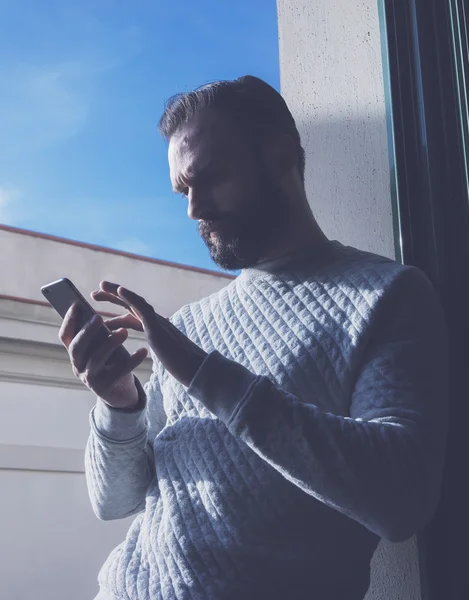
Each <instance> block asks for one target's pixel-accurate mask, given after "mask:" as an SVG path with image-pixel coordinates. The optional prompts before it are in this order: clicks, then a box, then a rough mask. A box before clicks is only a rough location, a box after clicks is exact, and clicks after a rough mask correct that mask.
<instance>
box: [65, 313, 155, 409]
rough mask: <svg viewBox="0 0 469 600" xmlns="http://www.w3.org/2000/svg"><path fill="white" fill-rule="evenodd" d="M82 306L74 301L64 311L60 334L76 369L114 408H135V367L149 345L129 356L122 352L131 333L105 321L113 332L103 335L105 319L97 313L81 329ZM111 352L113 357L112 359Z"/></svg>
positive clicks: (94, 391) (88, 386)
mask: <svg viewBox="0 0 469 600" xmlns="http://www.w3.org/2000/svg"><path fill="white" fill-rule="evenodd" d="M78 316H79V307H78V306H77V305H76V304H74V305H73V306H72V307H71V308H70V310H69V311H68V312H67V314H66V315H65V318H64V321H63V323H62V326H61V328H60V331H59V338H60V340H61V342H62V343H63V345H64V346H65V348H66V349H67V351H68V354H69V356H70V362H71V363H72V368H73V372H74V373H75V375H76V376H77V377H78V378H79V379H80V380H81V381H82V382H83V383H84V384H85V385H86V387H87V388H88V389H89V390H91V391H92V392H93V393H94V394H96V395H97V396H99V397H100V398H102V399H103V400H104V401H105V402H106V403H107V404H109V406H112V407H113V408H121V409H132V408H135V407H136V406H137V404H138V390H137V388H136V385H135V380H134V376H133V374H132V371H133V370H134V369H135V368H136V367H138V365H139V364H140V363H142V362H143V360H144V359H145V357H146V356H147V353H148V352H147V349H146V348H140V349H139V350H137V352H135V353H134V354H132V355H131V356H130V357H129V355H128V353H127V352H122V350H123V348H122V344H123V343H124V341H125V340H126V339H127V336H128V333H127V331H126V330H125V329H122V328H121V327H120V326H116V327H114V326H113V324H112V319H110V320H108V321H107V323H106V325H107V326H108V328H109V329H110V330H111V333H110V334H109V335H107V336H106V334H105V333H104V335H103V330H102V328H103V319H102V318H101V317H100V316H99V315H96V316H95V317H93V319H91V321H89V322H88V323H86V324H85V325H84V327H83V328H82V329H80V330H78ZM111 356H112V359H111V360H109V359H110V358H111Z"/></svg>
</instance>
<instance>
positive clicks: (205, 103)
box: [158, 75, 305, 183]
mask: <svg viewBox="0 0 469 600" xmlns="http://www.w3.org/2000/svg"><path fill="white" fill-rule="evenodd" d="M204 108H217V109H219V110H221V111H225V112H227V113H229V114H230V115H231V116H232V117H234V119H235V120H236V121H237V123H238V124H239V125H240V126H242V127H243V128H245V129H246V131H247V132H248V133H249V134H250V135H251V136H254V137H255V138H257V139H266V138H268V137H269V136H271V135H272V134H275V133H278V134H288V135H289V136H290V137H291V138H292V139H293V141H294V142H295V145H296V147H297V153H298V160H297V165H298V170H299V172H300V175H301V178H302V180H303V183H304V172H305V152H304V150H303V147H302V146H301V139H300V134H299V133H298V129H297V127H296V123H295V120H294V118H293V116H292V114H291V112H290V110H289V108H288V106H287V104H286V102H285V100H284V99H283V98H282V96H281V95H280V94H279V93H278V92H277V90H275V89H274V88H273V87H272V86H270V85H269V84H268V83H266V82H265V81H263V80H262V79H259V78H258V77H253V76H252V75H245V76H243V77H239V78H238V79H234V80H221V81H214V82H213V83H209V84H206V85H203V86H201V87H198V88H196V89H195V90H193V91H191V92H183V93H181V94H176V95H175V96H173V97H172V98H170V99H169V100H168V101H167V102H166V105H165V109H164V112H163V115H162V117H161V119H160V122H159V125H158V129H159V131H160V133H161V135H162V136H163V137H164V138H165V139H167V140H169V139H170V138H171V137H172V136H173V135H174V134H175V133H176V132H177V130H178V129H179V128H180V127H181V125H183V124H184V123H187V122H188V121H189V120H190V119H191V118H193V117H194V116H195V115H196V114H197V113H198V112H199V111H200V110H202V109H204Z"/></svg>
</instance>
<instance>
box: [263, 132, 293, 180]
mask: <svg viewBox="0 0 469 600" xmlns="http://www.w3.org/2000/svg"><path fill="white" fill-rule="evenodd" d="M263 150H264V151H263V154H264V161H265V165H266V167H267V169H268V171H269V173H270V174H271V175H272V176H274V177H276V178H278V177H283V176H284V175H286V174H287V173H289V172H290V171H291V170H292V169H294V168H295V167H296V166H297V164H298V152H297V149H296V147H295V142H294V141H293V138H292V137H291V136H289V135H288V134H287V133H282V134H280V135H277V136H275V137H272V138H270V140H268V141H266V143H265V144H264V148H263Z"/></svg>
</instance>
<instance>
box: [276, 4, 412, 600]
mask: <svg viewBox="0 0 469 600" xmlns="http://www.w3.org/2000/svg"><path fill="white" fill-rule="evenodd" d="M277 6H278V25H279V43H280V73H281V88H282V94H283V96H284V97H285V99H286V101H287V103H288V105H289V106H290V108H291V110H292V112H293V116H294V118H295V120H296V122H297V125H298V128H299V131H300V135H301V139H302V142H303V145H304V148H305V150H306V167H307V168H306V177H305V181H306V190H307V193H308V197H309V201H310V204H311V206H312V208H313V211H314V213H315V214H316V216H317V218H318V220H319V223H320V225H321V226H322V227H323V229H324V231H325V232H326V234H327V235H328V236H329V237H330V238H333V239H338V240H340V241H341V242H342V243H345V244H349V245H352V246H355V247H358V248H361V249H363V250H368V251H371V252H376V253H378V254H381V255H384V256H387V257H389V258H394V257H395V239H394V234H393V211H392V202H391V188H390V166H389V164H390V163H389V156H388V139H387V128H386V109H385V98H384V86H383V67H382V61H381V43H380V28H379V17H378V3H377V1H376V0H314V2H312V1H311V0H277ZM420 597H421V594H420V581H419V568H418V555H417V548H416V543H415V539H412V540H410V541H409V542H407V543H404V544H388V543H385V542H382V543H381V544H380V546H379V547H378V550H377V552H376V553H375V556H374V559H373V563H372V583H371V587H370V590H369V592H368V595H367V597H366V600H396V599H397V598H402V599H403V600H404V599H405V600H420Z"/></svg>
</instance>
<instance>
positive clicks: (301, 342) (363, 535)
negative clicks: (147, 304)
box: [86, 242, 447, 600]
mask: <svg viewBox="0 0 469 600" xmlns="http://www.w3.org/2000/svg"><path fill="white" fill-rule="evenodd" d="M172 322H173V323H174V324H175V325H176V327H178V328H179V329H180V330H181V331H183V332H184V333H185V334H186V335H187V336H188V337H189V338H190V339H192V340H193V341H194V342H196V343H197V344H199V345H200V346H201V347H202V348H203V349H204V350H206V351H207V352H208V353H209V355H208V358H207V359H206V360H205V362H204V363H203V365H202V367H201V368H200V370H199V372H198V373H197V375H196V376H195V378H194V380H193V381H192V383H191V385H190V387H189V389H186V388H184V387H183V386H182V385H181V384H180V383H178V382H177V381H176V380H175V379H174V378H173V377H172V376H171V375H170V374H169V373H167V372H165V371H164V369H163V368H162V367H161V365H160V364H159V363H158V362H157V361H156V360H155V364H154V372H153V375H152V377H151V380H150V382H149V383H148V384H147V385H146V386H145V391H146V394H147V406H146V408H145V409H144V410H141V411H137V412H134V413H123V412H120V411H116V410H112V409H110V408H108V407H107V406H106V405H105V404H104V403H103V402H102V401H101V400H98V402H97V405H96V406H95V408H94V409H93V411H92V414H91V419H90V420H91V434H90V438H89V443H88V447H87V454H86V473H87V481H88V487H89V493H90V497H91V502H92V504H93V507H94V510H95V512H96V514H97V515H98V517H99V518H101V519H119V518H123V517H126V516H129V515H132V514H137V513H139V514H138V516H137V517H136V519H135V521H134V523H133V524H132V526H131V527H130V530H129V532H128V535H127V537H126V539H125V541H124V542H123V543H122V544H121V545H120V546H118V547H117V548H116V549H115V550H114V551H113V552H112V553H111V555H110V557H109V559H108V560H107V562H106V564H105V566H104V567H103V569H102V571H101V573H100V577H99V579H100V585H101V589H102V590H103V593H107V594H108V595H109V597H110V598H115V599H116V600H117V599H119V600H172V599H177V600H235V599H236V600H238V599H239V600H240V599H249V598H258V599H260V598H269V599H270V600H277V599H278V600H280V599H282V600H294V599H298V600H300V599H309V600H316V599H317V600H333V599H334V600H335V599H338V598H347V599H348V600H359V599H361V598H363V596H364V594H365V592H366V589H367V587H368V584H369V562H370V558H371V556H372V554H373V551H374V549H375V547H376V545H377V542H378V539H379V537H385V538H387V539H389V540H391V541H400V540H405V539H406V538H408V537H410V536H411V535H412V534H413V533H414V532H415V531H417V530H418V529H419V528H420V527H422V526H423V525H424V524H425V522H426V521H427V520H428V519H429V517H430V516H431V514H432V512H433V511H434V509H435V506H436V503H437V500H438V493H439V486H440V477H441V469H442V462H443V452H444V440H445V433H446V393H447V390H446V387H447V371H446V338H445V330H444V325H443V317H442V313H441V310H440V306H439V304H438V301H437V300H436V295H435V292H434V291H433V289H432V287H431V286H430V284H429V283H428V281H427V279H426V278H425V277H424V276H423V275H422V273H421V272H420V271H418V270H417V269H414V268H411V267H404V266H402V265H399V264H397V263H395V262H393V261H390V260H387V259H384V258H381V257H378V256H375V255H372V254H368V253H365V252H361V251H358V250H355V249H353V248H348V247H344V246H342V245H341V244H340V243H338V242H328V243H326V244H324V245H322V246H321V247H319V248H314V249H312V248H311V249H305V250H304V251H303V252H302V253H299V254H298V255H296V256H290V257H287V258H286V259H284V260H280V261H275V262H273V263H264V264H263V265H260V266H259V267H257V268H255V269H249V270H246V271H244V272H243V273H242V274H241V275H240V276H239V277H238V278H237V279H236V280H234V281H233V282H232V283H230V284H229V285H228V286H227V287H226V288H224V289H223V290H221V291H220V292H218V293H216V294H214V295H212V296H210V297H209V298H206V299H204V300H201V301H200V302H196V303H194V304H191V305H189V306H185V307H184V308H182V309H181V310H180V311H179V312H178V313H177V314H176V315H175V316H174V317H173V318H172Z"/></svg>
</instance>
